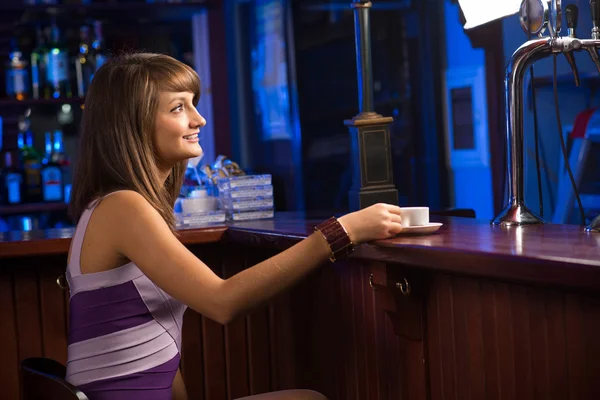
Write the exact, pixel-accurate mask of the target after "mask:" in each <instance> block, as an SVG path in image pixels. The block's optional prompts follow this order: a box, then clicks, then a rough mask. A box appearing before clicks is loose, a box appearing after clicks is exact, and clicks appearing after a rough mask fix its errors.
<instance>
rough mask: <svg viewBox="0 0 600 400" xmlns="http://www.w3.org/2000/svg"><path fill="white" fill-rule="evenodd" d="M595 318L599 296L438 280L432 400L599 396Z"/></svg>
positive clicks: (430, 304) (431, 320)
mask: <svg viewBox="0 0 600 400" xmlns="http://www.w3.org/2000/svg"><path fill="white" fill-rule="evenodd" d="M599 313H600V301H599V299H598V297H597V296H589V297H585V296H583V295H579V294H568V293H564V292H559V291H554V290H548V289H542V288H532V287H525V286H520V285H511V284H506V283H500V282H493V281H483V280H478V279H474V278H460V277H455V276H449V275H441V274H440V275H435V276H434V277H433V278H432V281H431V288H430V291H429V295H428V299H427V320H428V332H429V336H428V341H427V345H428V353H429V359H430V364H429V373H430V382H431V399H432V400H436V399H444V400H451V399H469V398H470V399H479V398H482V399H483V398H484V399H544V400H552V399H567V398H568V399H591V398H598V396H599V395H600V373H598V371H599V370H600V359H599V358H598V357H597V355H598V354H600V345H598V340H597V337H598V335H599V334H600V323H598V322H597V321H598V320H599V319H598V317H597V316H598V314H599Z"/></svg>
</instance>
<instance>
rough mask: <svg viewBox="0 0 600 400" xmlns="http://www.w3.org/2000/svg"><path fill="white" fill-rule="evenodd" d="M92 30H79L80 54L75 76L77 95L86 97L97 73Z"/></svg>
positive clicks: (77, 57) (83, 27) (87, 28)
mask: <svg viewBox="0 0 600 400" xmlns="http://www.w3.org/2000/svg"><path fill="white" fill-rule="evenodd" d="M90 50H91V46H90V28H89V27H88V26H85V25H84V26H82V27H81V28H79V52H78V53H77V55H76V56H75V76H76V79H77V95H78V96H79V97H84V96H85V94H86V92H87V90H88V87H89V85H90V83H91V82H92V76H93V75H94V72H95V66H94V60H93V56H92V54H91V53H90Z"/></svg>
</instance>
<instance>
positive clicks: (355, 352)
mask: <svg viewBox="0 0 600 400" xmlns="http://www.w3.org/2000/svg"><path fill="white" fill-rule="evenodd" d="M369 274H370V268H369V266H368V265H360V264H358V263H355V262H352V263H342V262H339V263H336V264H335V265H334V266H326V267H325V268H324V269H322V270H320V271H319V272H317V273H316V274H315V275H314V276H312V277H310V278H309V279H308V280H307V281H306V282H304V283H303V284H301V285H300V286H299V287H298V288H296V289H295V290H294V291H293V293H292V297H293V301H292V307H293V310H292V313H293V316H294V325H293V334H294V344H295V357H296V363H295V366H296V376H297V386H298V387H301V388H310V389H314V390H317V391H320V392H321V393H323V394H324V395H325V396H327V397H328V398H329V399H330V400H335V399H343V400H346V399H358V400H362V399H374V400H376V399H394V400H398V399H417V400H418V399H425V398H426V382H425V367H424V365H423V358H424V353H423V341H422V338H423V334H422V333H421V334H419V335H417V337H416V338H409V337H404V336H399V335H398V334H397V332H396V329H395V326H394V324H393V323H392V319H391V318H390V317H389V316H388V315H386V311H385V310H384V308H383V307H382V305H385V303H386V301H385V300H382V299H381V298H380V296H379V295H378V292H374V291H373V290H372V289H371V287H370V286H369ZM397 301H399V302H401V303H402V302H404V301H408V298H405V297H404V296H402V295H400V297H399V298H397ZM399 309H400V310H402V306H400V307H399ZM401 312H402V311H401ZM411 317H414V314H413V315H412V316H411ZM418 318H421V316H420V315H419V316H418ZM410 324H411V325H412V326H417V325H420V321H418V322H417V324H414V323H412V322H410Z"/></svg>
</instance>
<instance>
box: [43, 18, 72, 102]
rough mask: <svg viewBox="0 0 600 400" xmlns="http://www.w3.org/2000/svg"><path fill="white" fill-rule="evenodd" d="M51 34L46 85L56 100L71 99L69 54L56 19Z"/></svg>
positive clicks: (47, 54)
mask: <svg viewBox="0 0 600 400" xmlns="http://www.w3.org/2000/svg"><path fill="white" fill-rule="evenodd" d="M50 32H51V33H50V45H49V46H48V47H49V49H48V53H46V84H47V85H48V86H49V87H50V94H51V97H53V98H55V99H59V98H66V97H71V95H72V93H71V85H70V82H69V53H68V50H67V49H66V46H64V44H63V43H62V41H61V37H60V29H59V28H58V26H57V25H56V20H54V19H53V20H52V25H51V28H50Z"/></svg>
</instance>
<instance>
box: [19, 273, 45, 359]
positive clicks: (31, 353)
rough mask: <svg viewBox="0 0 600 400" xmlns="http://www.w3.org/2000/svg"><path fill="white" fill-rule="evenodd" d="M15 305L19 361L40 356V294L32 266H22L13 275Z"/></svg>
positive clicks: (41, 351)
mask: <svg viewBox="0 0 600 400" xmlns="http://www.w3.org/2000/svg"><path fill="white" fill-rule="evenodd" d="M15 305H16V307H15V314H16V319H17V334H18V339H19V340H18V345H17V348H18V349H19V360H23V359H24V358H28V357H40V356H42V355H43V349H42V335H43V333H42V330H41V324H40V321H41V310H40V293H39V285H38V276H37V271H36V269H35V268H34V267H33V266H24V268H22V269H20V270H19V272H18V274H16V275H15Z"/></svg>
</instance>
